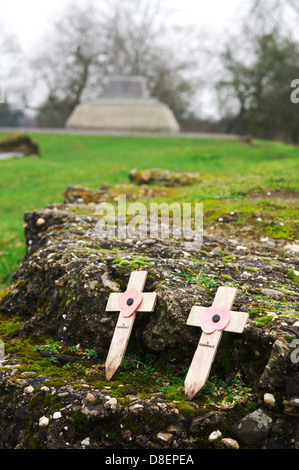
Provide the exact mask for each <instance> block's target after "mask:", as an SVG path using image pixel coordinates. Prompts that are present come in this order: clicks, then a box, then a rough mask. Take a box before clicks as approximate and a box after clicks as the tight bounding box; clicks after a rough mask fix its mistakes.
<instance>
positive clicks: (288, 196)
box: [249, 189, 299, 202]
mask: <svg viewBox="0 0 299 470" xmlns="http://www.w3.org/2000/svg"><path fill="white" fill-rule="evenodd" d="M249 199H251V200H257V199H272V200H273V199H275V200H278V201H279V200H283V201H297V202H299V193H298V192H297V191H292V190H291V189H277V190H275V191H271V189H269V190H265V191H261V192H259V193H254V194H252V195H250V196H249Z"/></svg>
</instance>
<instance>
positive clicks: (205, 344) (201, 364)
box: [185, 287, 249, 400]
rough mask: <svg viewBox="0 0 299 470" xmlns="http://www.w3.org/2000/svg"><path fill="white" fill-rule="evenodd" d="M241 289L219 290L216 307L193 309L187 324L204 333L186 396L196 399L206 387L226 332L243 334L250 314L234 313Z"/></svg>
mask: <svg viewBox="0 0 299 470" xmlns="http://www.w3.org/2000/svg"><path fill="white" fill-rule="evenodd" d="M236 294H237V289H235V288H234V287H219V288H218V290H217V292H216V296H215V299H214V302H213V304H212V307H210V308H205V307H198V306H196V305H195V306H193V307H192V309H191V312H190V314H189V317H188V320H187V325H190V326H200V327H201V328H202V334H201V337H200V340H199V343H198V346H197V349H196V351H195V354H194V357H193V359H192V362H191V365H190V368H189V371H188V374H187V376H186V379H185V396H186V399H187V400H192V398H193V397H194V396H195V395H196V394H197V393H198V392H199V390H200V389H201V388H202V387H203V386H204V385H205V383H206V381H207V379H208V377H209V374H210V370H211V367H212V364H213V361H214V358H215V355H216V351H217V348H218V345H219V343H220V340H221V338H222V334H223V331H231V332H234V333H242V331H243V330H244V328H245V325H246V323H247V321H248V318H249V314H248V313H244V312H232V311H230V309H231V307H232V305H233V303H234V300H235V297H236Z"/></svg>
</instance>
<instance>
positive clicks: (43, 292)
mask: <svg viewBox="0 0 299 470" xmlns="http://www.w3.org/2000/svg"><path fill="white" fill-rule="evenodd" d="M144 186H147V185H144ZM138 188H139V187H138ZM141 189H142V190H143V187H142V188H141ZM146 190H150V188H149V187H148V186H147V189H146ZM113 191H116V190H115V188H114V189H113V188H110V189H109V188H106V189H105V188H102V189H101V190H100V192H101V196H100V197H101V198H103V199H105V198H108V196H107V194H106V193H107V192H109V197H110V196H111V193H112V192H113ZM77 194H78V193H77V192H76V191H74V192H72V193H71V192H69V193H68V196H69V198H70V199H72V200H73V201H77V202H65V203H64V204H61V205H53V206H49V207H47V208H45V209H42V210H37V211H33V212H27V213H26V214H25V215H24V219H25V237H26V242H27V251H26V255H25V257H24V260H23V263H22V265H21V266H20V268H19V269H18V271H17V272H16V273H15V274H14V276H13V280H12V284H11V286H10V287H9V288H7V289H6V290H4V291H3V292H1V296H0V314H1V315H2V318H7V319H14V318H21V320H22V327H21V330H20V332H19V338H21V339H22V338H24V340H25V339H27V338H31V341H37V342H38V341H41V340H42V339H44V338H45V337H46V338H48V337H51V338H52V340H53V341H56V342H59V344H61V345H64V346H65V347H74V346H75V345H78V344H80V347H81V348H83V349H87V348H88V350H95V351H96V353H97V359H95V360H94V367H95V368H97V369H96V370H103V367H104V366H103V364H104V362H105V358H106V355H107V351H108V348H109V345H110V341H111V338H112V334H113V331H114V327H115V323H116V320H117V313H116V314H114V313H107V312H105V307H106V303H107V299H108V297H109V294H110V293H111V292H115V291H119V292H122V291H123V290H124V289H125V288H126V286H127V282H128V279H129V276H130V273H131V271H132V270H136V269H146V270H147V271H148V278H147V282H146V286H145V290H146V291H148V292H151V291H152V292H153V291H155V292H157V294H158V300H157V305H156V308H155V311H154V312H153V313H151V314H150V313H145V314H140V315H137V316H136V321H135V323H134V328H133V330H132V334H131V337H130V347H131V348H132V349H131V351H134V348H135V347H136V348H137V346H138V347H141V348H142V349H143V350H144V351H146V352H147V353H148V354H152V355H156V356H157V357H160V356H162V355H163V354H166V353H167V354H169V357H170V358H171V360H170V361H169V364H167V365H166V366H165V369H167V370H168V369H169V371H170V372H171V374H172V375H171V376H173V375H175V376H176V377H182V378H183V377H184V375H185V373H186V370H187V368H188V367H189V365H190V361H191V359H192V357H193V354H194V350H195V348H196V346H197V344H198V340H199V336H200V333H201V332H200V329H199V328H194V327H188V326H187V325H186V320H187V317H188V315H189V312H190V309H191V307H192V306H193V305H195V304H198V305H202V306H210V305H211V303H212V301H213V299H214V296H215V293H216V290H217V287H218V286H219V285H234V286H236V287H237V288H238V295H237V297H236V300H235V303H234V307H233V308H234V310H238V311H244V312H246V311H248V312H249V313H250V321H249V323H248V325H247V327H246V328H245V330H244V333H243V334H241V335H237V334H230V333H224V336H223V340H222V341H221V343H220V347H219V349H218V351H217V355H216V357H215V361H214V364H213V368H212V371H211V372H212V373H211V378H216V384H217V385H216V386H215V385H213V384H214V383H213V382H211V383H210V385H209V386H210V388H208V390H207V392H206V395H205V396H202V398H200V400H198V401H196V400H195V401H194V402H191V403H186V402H184V403H177V401H176V399H175V398H174V399H173V400H172V399H166V398H165V397H164V396H163V389H162V388H161V391H160V392H159V394H160V395H157V394H156V395H155V394H152V392H151V391H150V390H147V391H146V396H144V395H141V396H140V391H139V392H138V393H137V392H136V393H135V394H134V395H133V394H132V392H131V391H130V392H129V393H128V394H124V396H122V397H121V398H120V399H119V398H118V397H117V398H115V397H113V396H110V395H109V388H110V384H109V383H106V384H105V386H101V388H98V387H96V386H95V387H91V386H90V384H86V383H85V382H84V380H83V379H82V381H81V382H80V381H76V383H75V384H73V383H67V384H65V385H64V386H55V387H54V386H52V385H51V382H48V381H50V379H51V377H48V376H46V375H43V374H41V373H38V374H33V376H32V373H30V372H29V373H28V372H26V371H25V372H23V370H22V367H23V366H24V360H23V359H22V358H20V357H17V356H16V357H15V356H14V355H13V354H11V355H10V356H8V357H6V358H5V362H4V363H3V364H2V367H1V368H0V416H1V429H0V448H15V447H18V448H32V447H40V448H47V449H56V448H75V449H76V448H78V449H79V448H80V449H82V441H84V440H85V439H87V438H88V439H89V446H88V447H89V448H96V449H99V448H111V447H112V448H128V449H132V448H145V449H153V448H157V447H158V448H166V449H167V448H173V449H178V448H181V449H189V448H190V449H192V448H211V447H213V445H214V444H213V443H210V442H209V440H208V436H209V435H210V433H211V432H213V431H215V430H217V429H219V430H220V431H221V433H222V438H223V439H228V438H230V439H233V438H234V439H235V440H236V441H237V443H238V445H239V447H240V448H246V447H259V448H299V431H298V399H299V387H298V384H299V377H298V365H297V364H296V363H295V362H293V361H292V360H291V358H292V352H293V350H294V348H293V347H292V341H293V340H294V339H296V338H298V326H296V323H297V324H298V311H297V310H296V309H297V308H298V307H297V304H296V300H297V293H296V286H295V285H294V284H293V283H292V280H290V279H289V277H288V276H287V273H288V271H289V270H290V269H294V270H296V269H297V270H298V260H297V259H296V258H295V255H294V256H293V255H292V254H291V252H285V250H283V246H282V245H280V244H279V243H277V244H274V245H275V246H269V245H267V244H265V243H254V242H252V241H250V240H249V239H247V240H244V239H242V240H235V239H230V238H228V237H221V236H220V235H217V234H216V233H214V234H211V233H209V232H208V233H207V234H205V236H204V240H203V245H202V247H201V248H200V249H198V248H196V249H194V246H193V245H192V243H191V244H190V243H189V242H188V241H186V240H180V241H175V240H165V239H160V238H158V239H155V240H153V239H149V238H146V239H141V240H138V241H136V240H132V239H124V240H117V239H115V240H100V239H99V238H98V237H97V235H96V233H95V225H96V223H97V220H98V219H97V217H96V216H95V214H94V209H95V204H94V202H93V201H91V200H90V199H91V193H90V191H88V190H86V192H85V194H84V199H83V202H82V201H80V202H78V198H77ZM41 219H42V220H43V223H40V221H41ZM38 221H39V222H38ZM37 222H38V223H37ZM244 246H245V247H246V250H244V249H240V247H244ZM216 255H217V256H216ZM227 257H229V258H230V259H229V262H228V260H227ZM270 257H271V259H272V262H271V263H270V262H269V258H270ZM246 268H247V269H248V268H249V272H250V273H251V274H252V275H251V276H250V282H249V281H248V277H247V276H245V275H244V272H245V271H246ZM225 276H226V277H225ZM228 277H229V278H230V279H232V280H233V281H232V280H228ZM261 284H262V286H263V287H264V288H270V287H269V286H270V285H273V288H274V287H275V290H278V289H281V286H283V288H284V290H285V293H284V302H285V305H286V306H287V307H284V308H283V307H282V304H281V302H280V301H277V300H275V299H273V298H270V297H268V296H263V295H262V294H261ZM40 354H41V356H42V357H43V358H51V359H53V361H55V364H57V367H64V366H67V364H68V363H69V362H70V361H74V363H75V364H76V363H77V361H78V360H79V359H80V360H82V357H78V356H77V355H73V356H68V355H67V354H62V353H57V352H51V351H40ZM167 370H166V372H167ZM148 374H149V375H153V374H155V371H154V370H149V371H148ZM236 374H239V375H238V376H241V377H242V380H243V381H244V382H245V386H246V387H248V388H250V390H251V392H250V394H249V395H248V397H247V398H245V400H244V401H243V402H242V403H241V405H239V406H238V405H236V402H235V395H238V389H237V388H236V385H234V384H236V382H234V380H235V378H236V377H237V375H236ZM95 378H96V377H95ZM221 381H226V383H227V384H230V385H231V390H232V391H231V392H230V393H231V395H232V396H231V399H230V401H225V400H224V401H223V402H221V404H217V405H215V406H214V405H213V400H215V401H216V399H217V397H218V395H219V394H221V393H222V391H221V387H222V385H221V383H222V382H221ZM73 385H76V386H74V388H73ZM120 386H124V387H125V386H126V384H120ZM172 386H173V384H171V383H168V384H167V385H166V387H168V388H169V387H170V388H171V387H172ZM28 387H30V388H28ZM106 387H108V388H106ZM25 389H27V390H30V393H24V391H25ZM176 389H177V388H176ZM120 390H121V388H120ZM228 392H229V390H228ZM228 392H227V393H228ZM144 393H145V392H144ZM265 394H272V395H273V396H274V397H275V405H274V406H273V407H272V408H270V407H269V409H264V406H265V403H264V395H265ZM204 397H205V398H207V397H210V398H209V399H210V402H209V403H210V404H209V406H208V405H207V404H206V402H205V405H204V406H202V400H203V398H204ZM241 397H242V395H241ZM249 404H250V407H249ZM54 405H55V406H54ZM53 407H54V408H53ZM252 407H254V408H255V410H254V411H253V408H252ZM55 413H60V415H61V417H60V418H59V419H55V417H57V416H58V415H55ZM44 417H45V418H48V419H49V422H48V426H47V427H43V426H40V425H39V423H40V422H41V423H43V422H45V420H44ZM41 418H43V419H42V420H41V421H40V419H41ZM161 433H162V434H161ZM167 434H168V435H169V436H167ZM161 435H164V438H165V435H166V438H165V439H163V438H161ZM170 435H171V436H170ZM158 436H159V438H158ZM217 441H219V439H218V440H217ZM86 442H87V441H86ZM220 444H221V440H220ZM215 445H216V444H215ZM222 445H225V443H222Z"/></svg>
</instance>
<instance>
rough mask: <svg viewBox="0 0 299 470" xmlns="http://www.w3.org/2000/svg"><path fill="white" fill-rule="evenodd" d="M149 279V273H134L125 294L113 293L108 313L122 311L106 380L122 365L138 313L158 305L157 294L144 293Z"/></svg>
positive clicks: (108, 357)
mask: <svg viewBox="0 0 299 470" xmlns="http://www.w3.org/2000/svg"><path fill="white" fill-rule="evenodd" d="M146 278H147V271H133V272H132V273H131V275H130V279H129V282H128V287H127V290H126V292H124V293H111V294H110V296H109V299H108V302H107V306H106V311H107V312H115V311H120V314H119V317H118V320H117V324H116V327H115V330H114V334H113V337H112V341H111V344H110V349H109V352H108V356H107V359H106V364H105V367H106V378H107V380H110V379H111V378H112V376H113V375H114V373H115V372H116V370H117V369H118V367H119V366H120V365H121V364H122V361H123V358H124V355H125V352H126V349H127V345H128V342H129V338H130V334H131V331H132V328H133V324H134V320H135V317H136V312H152V311H153V310H154V308H155V305H156V300H157V294H156V293H155V292H142V291H143V288H144V285H145V281H146Z"/></svg>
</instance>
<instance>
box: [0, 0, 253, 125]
mask: <svg viewBox="0 0 299 470" xmlns="http://www.w3.org/2000/svg"><path fill="white" fill-rule="evenodd" d="M119 1H121V0H119ZM153 1H154V0H153ZM94 2H95V4H99V6H100V5H101V4H104V3H106V2H107V3H108V4H109V0H94ZM160 2H161V6H163V5H164V6H165V7H167V8H170V9H172V10H175V11H176V14H175V16H174V21H175V22H176V24H179V23H182V24H188V23H190V24H198V25H199V26H203V27H204V28H205V30H206V31H208V32H209V33H210V32H215V33H216V35H218V34H221V32H223V31H225V30H231V29H232V28H233V29H235V27H236V24H237V21H236V17H237V15H239V14H241V12H242V10H243V9H244V8H246V7H248V4H249V2H250V0H160ZM73 3H77V4H79V5H80V4H81V5H82V4H84V3H88V0H0V22H1V20H3V21H4V22H5V23H6V24H7V26H8V27H10V28H11V30H12V32H13V33H14V34H15V35H16V36H17V37H18V39H19V42H20V45H21V48H22V50H23V51H24V52H25V54H26V53H29V54H30V52H31V50H34V48H35V47H36V45H37V44H38V42H39V38H42V37H43V36H44V33H45V30H46V29H47V27H48V26H49V25H51V24H52V23H53V21H54V20H55V19H56V18H59V17H61V12H62V11H63V10H65V8H66V7H67V6H68V5H70V4H73ZM0 34H1V32H0ZM214 99H215V98H214V97H212V98H211V97H210V96H209V93H207V94H203V95H202V98H201V103H200V105H199V106H200V108H201V110H202V112H203V115H202V117H210V116H214V115H215V113H217V111H216V109H214V107H215V103H214V104H213V100H214ZM211 100H212V102H211ZM196 106H197V105H196ZM205 110H206V112H205Z"/></svg>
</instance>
